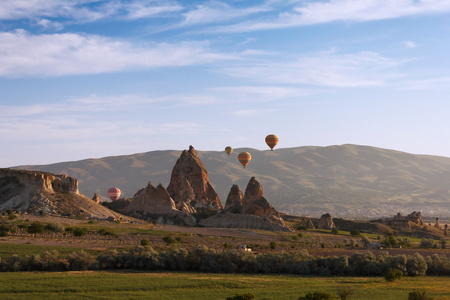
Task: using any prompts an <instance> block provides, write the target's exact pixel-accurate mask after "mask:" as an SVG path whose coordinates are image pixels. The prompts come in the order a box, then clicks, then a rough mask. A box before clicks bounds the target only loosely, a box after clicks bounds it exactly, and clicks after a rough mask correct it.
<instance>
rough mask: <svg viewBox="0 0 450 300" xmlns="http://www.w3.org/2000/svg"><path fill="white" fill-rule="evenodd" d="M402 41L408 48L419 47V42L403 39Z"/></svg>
mask: <svg viewBox="0 0 450 300" xmlns="http://www.w3.org/2000/svg"><path fill="white" fill-rule="evenodd" d="M402 43H403V45H405V46H406V48H410V49H412V48H416V47H417V44H416V43H414V42H413V41H403V42H402Z"/></svg>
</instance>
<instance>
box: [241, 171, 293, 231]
mask: <svg viewBox="0 0 450 300" xmlns="http://www.w3.org/2000/svg"><path fill="white" fill-rule="evenodd" d="M242 212H243V214H248V215H255V216H258V217H265V218H268V219H269V220H270V221H272V222H274V223H278V224H280V225H281V226H285V225H284V221H283V219H282V218H281V217H280V214H279V213H278V211H277V210H276V209H275V208H274V207H273V206H272V204H270V203H269V201H267V199H266V198H264V193H263V189H262V186H261V184H260V183H259V182H258V181H257V180H256V178H255V177H252V178H251V179H250V181H249V182H248V184H247V188H246V189H245V194H244V200H243V210H242Z"/></svg>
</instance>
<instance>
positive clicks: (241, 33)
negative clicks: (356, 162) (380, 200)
mask: <svg viewBox="0 0 450 300" xmlns="http://www.w3.org/2000/svg"><path fill="white" fill-rule="evenodd" d="M449 44H450V1H448V0H395V1H394V0H390V1H389V0H323V1H307V0H297V1H296V0H267V1H241V0H235V1H157V0H155V1H152V0H149V1H143V0H138V1H131V0H130V1H125V0H122V1H121V0H114V1H94V0H70V1H69V0H1V5H0V140H1V144H0V145H1V147H0V167H9V166H15V165H23V164H48V163H55V162H61V161H71V160H79V159H85V158H95V157H104V156H110V155H122V154H133V153H139V152H147V151H152V150H166V149H179V150H182V149H186V148H188V147H189V145H193V146H194V147H195V148H196V149H197V150H223V149H224V148H225V146H228V145H230V146H232V147H234V148H238V147H252V148H256V149H267V146H266V145H265V143H264V138H265V136H266V135H267V134H271V133H274V134H277V135H278V136H279V137H280V142H279V144H278V146H277V147H280V148H287V147H297V146H306V145H317V146H328V145H335V144H346V143H352V144H361V145H370V146H376V147H382V148H389V149H396V150H400V151H406V152H410V153H417V154H432V155H443V156H450V141H449V140H450V139H449V136H450V99H449V96H448V95H449V90H450V59H449V49H450V45H449Z"/></svg>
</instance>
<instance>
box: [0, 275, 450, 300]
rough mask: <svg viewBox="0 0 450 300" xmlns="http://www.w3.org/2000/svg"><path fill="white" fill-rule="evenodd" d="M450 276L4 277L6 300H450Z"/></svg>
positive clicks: (0, 278) (1, 289)
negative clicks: (317, 294) (345, 292)
mask: <svg viewBox="0 0 450 300" xmlns="http://www.w3.org/2000/svg"><path fill="white" fill-rule="evenodd" d="M449 282H450V278H449V277H443V276H442V277H409V278H405V277H404V278H402V279H401V280H399V281H396V282H393V283H388V282H386V281H385V280H384V279H383V278H380V277H306V276H285V275H280V276H270V275H236V274H204V273H168V272H151V273H148V272H135V271H117V272H90V271H89V272H63V273H59V272H58V273H37V272H18V273H0V298H1V299H43V298H45V299H62V298H64V299H75V298H95V299H225V298H226V297H230V296H234V295H236V294H243V293H252V294H254V295H255V296H256V299H297V298H298V297H299V296H302V295H305V294H306V293H307V292H314V291H328V292H335V291H336V289H337V288H338V287H342V286H347V287H351V288H353V289H354V293H353V295H352V296H351V297H350V298H349V299H383V300H389V299H392V300H394V299H395V300H398V299H408V293H409V292H410V291H414V290H420V291H425V292H426V294H427V295H428V296H431V297H433V298H434V299H435V300H437V299H450V284H449Z"/></svg>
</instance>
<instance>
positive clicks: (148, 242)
mask: <svg viewBox="0 0 450 300" xmlns="http://www.w3.org/2000/svg"><path fill="white" fill-rule="evenodd" d="M148 245H150V241H149V240H147V239H142V240H141V246H148Z"/></svg>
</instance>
